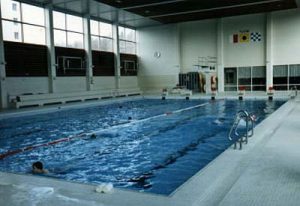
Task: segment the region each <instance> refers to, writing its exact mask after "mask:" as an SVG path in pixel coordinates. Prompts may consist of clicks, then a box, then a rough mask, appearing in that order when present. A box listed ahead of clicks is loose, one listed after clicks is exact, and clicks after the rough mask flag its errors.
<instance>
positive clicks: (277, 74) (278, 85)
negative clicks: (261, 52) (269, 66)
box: [273, 65, 288, 90]
mask: <svg viewBox="0 0 300 206" xmlns="http://www.w3.org/2000/svg"><path fill="white" fill-rule="evenodd" d="M273 86H274V89H275V90H287V88H288V65H276V66H274V67H273Z"/></svg>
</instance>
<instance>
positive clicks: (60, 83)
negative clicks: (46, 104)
mask: <svg viewBox="0 0 300 206" xmlns="http://www.w3.org/2000/svg"><path fill="white" fill-rule="evenodd" d="M54 82H55V87H56V93H65V92H82V91H86V90H87V88H86V77H56V80H55V81H54Z"/></svg>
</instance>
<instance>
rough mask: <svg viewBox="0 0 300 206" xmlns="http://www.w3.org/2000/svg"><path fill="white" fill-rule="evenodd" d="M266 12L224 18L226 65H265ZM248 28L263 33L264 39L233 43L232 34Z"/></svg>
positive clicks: (250, 30)
mask: <svg viewBox="0 0 300 206" xmlns="http://www.w3.org/2000/svg"><path fill="white" fill-rule="evenodd" d="M265 22H266V17H265V14H255V15H244V16H237V17H228V18H224V19H223V33H224V36H223V38H224V66H225V67H239V66H263V65H265V59H266V58H265V38H264V36H265ZM244 30H248V31H249V32H250V33H251V32H259V33H261V34H262V37H263V38H262V41H260V42H251V41H249V43H231V42H230V36H231V35H233V34H238V33H240V31H244Z"/></svg>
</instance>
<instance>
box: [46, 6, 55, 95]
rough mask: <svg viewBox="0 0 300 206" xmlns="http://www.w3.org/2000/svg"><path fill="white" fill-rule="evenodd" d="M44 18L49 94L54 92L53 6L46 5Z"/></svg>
mask: <svg viewBox="0 0 300 206" xmlns="http://www.w3.org/2000/svg"><path fill="white" fill-rule="evenodd" d="M45 17H46V44H47V48H48V82H49V84H48V85H49V93H55V92H56V86H55V80H56V62H55V46H54V31H53V5H52V4H48V5H46V7H45Z"/></svg>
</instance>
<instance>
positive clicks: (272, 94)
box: [267, 86, 275, 100]
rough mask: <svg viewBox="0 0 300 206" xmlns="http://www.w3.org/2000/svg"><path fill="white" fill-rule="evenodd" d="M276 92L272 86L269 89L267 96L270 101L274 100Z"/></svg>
mask: <svg viewBox="0 0 300 206" xmlns="http://www.w3.org/2000/svg"><path fill="white" fill-rule="evenodd" d="M274 92H275V90H274V88H273V87H272V86H271V87H269V88H268V92H267V95H268V99H269V100H273V96H274Z"/></svg>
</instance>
